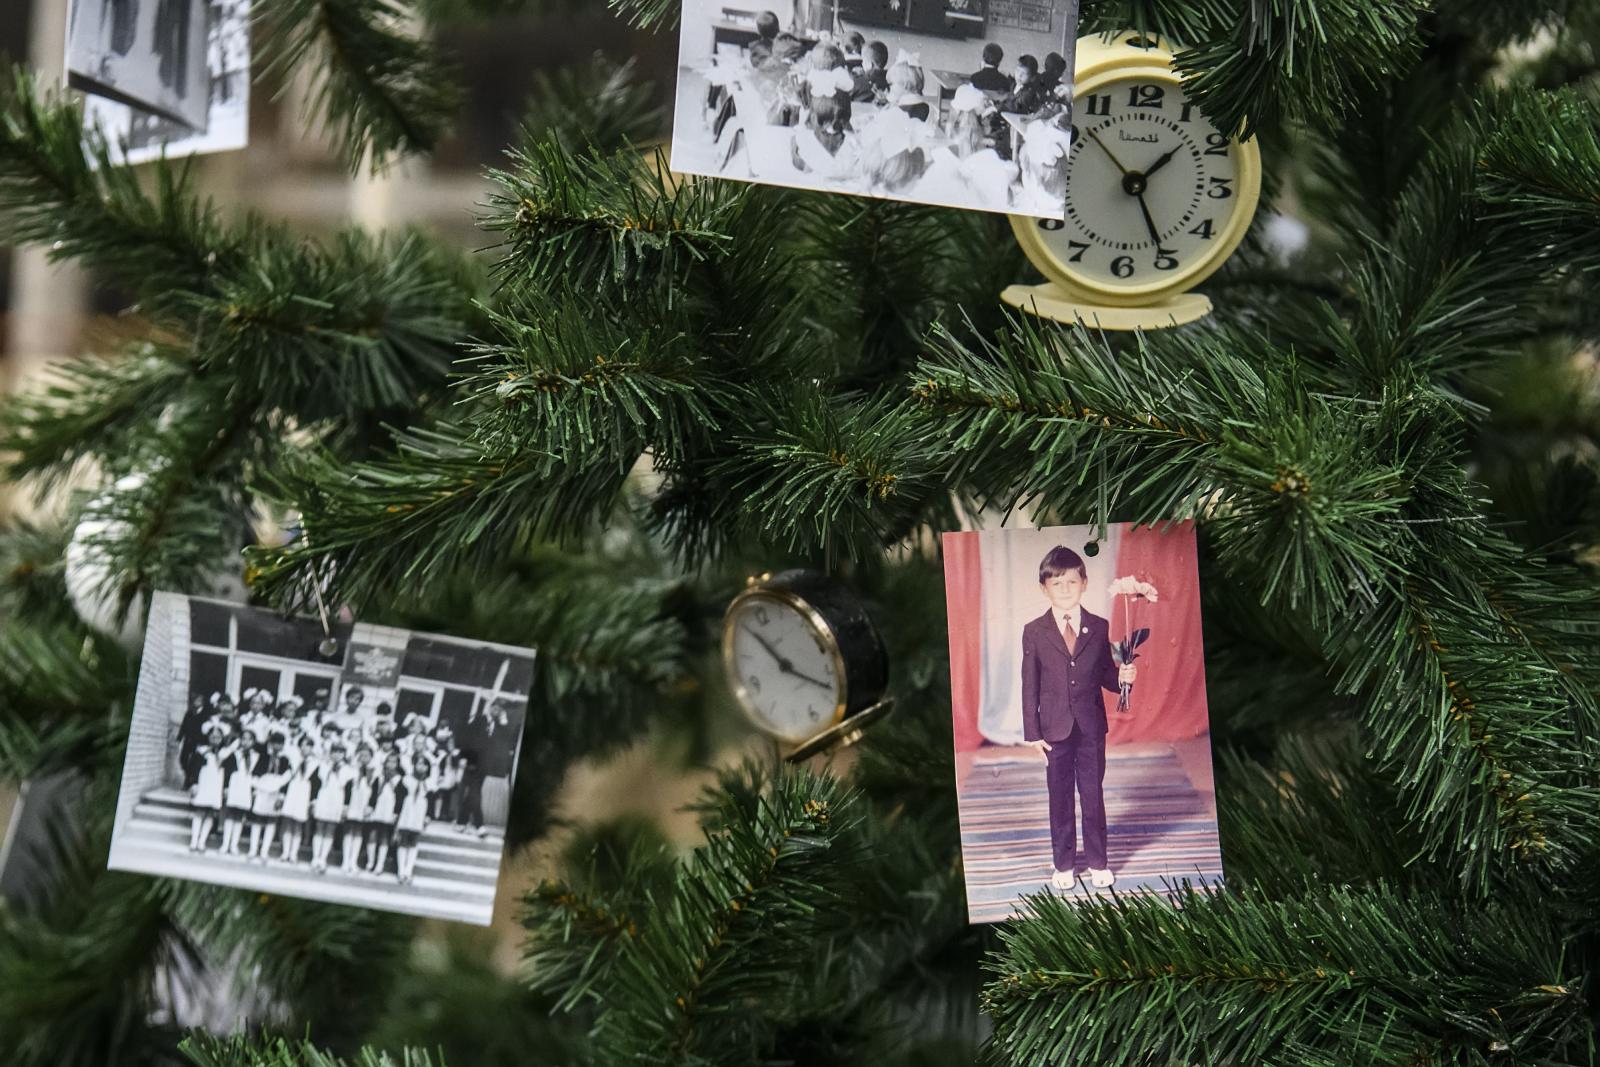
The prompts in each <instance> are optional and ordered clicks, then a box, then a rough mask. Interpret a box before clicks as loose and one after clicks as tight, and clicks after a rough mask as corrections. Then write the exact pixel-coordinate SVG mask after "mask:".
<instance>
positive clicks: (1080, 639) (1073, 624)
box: [1022, 545, 1135, 890]
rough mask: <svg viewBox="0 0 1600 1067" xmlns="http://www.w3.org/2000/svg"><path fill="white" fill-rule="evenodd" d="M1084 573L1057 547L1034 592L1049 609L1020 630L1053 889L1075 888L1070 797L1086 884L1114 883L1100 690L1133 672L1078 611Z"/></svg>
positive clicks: (1102, 626)
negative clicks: (1041, 765) (1045, 797)
mask: <svg viewBox="0 0 1600 1067" xmlns="http://www.w3.org/2000/svg"><path fill="white" fill-rule="evenodd" d="M1088 581H1089V572H1088V569H1087V568H1085V567H1084V565H1083V559H1082V557H1080V556H1079V555H1078V554H1077V553H1076V552H1074V551H1072V549H1070V548H1065V547H1063V546H1061V545H1057V546H1056V547H1055V548H1052V549H1051V550H1050V551H1049V552H1048V553H1046V555H1045V557H1044V559H1043V560H1041V561H1040V563H1039V591H1040V592H1041V593H1043V594H1044V597H1045V599H1046V600H1048V601H1049V602H1050V609H1049V610H1048V611H1046V612H1045V613H1044V614H1043V615H1041V616H1039V617H1038V618H1037V619H1034V620H1033V621H1032V622H1030V623H1028V624H1027V625H1026V626H1024V627H1023V628H1022V735H1023V737H1024V738H1025V739H1026V740H1027V741H1028V743H1029V744H1031V745H1033V746H1034V747H1035V748H1037V749H1039V750H1040V751H1041V752H1043V753H1044V755H1045V784H1046V786H1047V787H1048V788H1049V790H1050V848H1051V852H1052V854H1053V858H1054V860H1055V876H1054V878H1053V879H1052V880H1051V884H1053V885H1054V886H1055V887H1056V888H1057V889H1061V890H1068V889H1071V888H1072V887H1073V885H1074V877H1075V868H1076V859H1077V852H1078V841H1077V822H1078V820H1077V813H1076V811H1075V810H1074V806H1075V805H1074V802H1073V801H1074V797H1073V794H1074V793H1075V792H1076V794H1077V795H1078V796H1080V797H1082V798H1083V851H1084V858H1085V860H1086V861H1087V865H1088V875H1089V881H1090V882H1091V883H1092V884H1093V885H1094V886H1095V888H1097V889H1104V888H1106V887H1108V886H1110V885H1111V884H1112V883H1113V882H1115V881H1116V876H1115V875H1114V874H1112V873H1111V870H1110V868H1109V867H1108V866H1107V865H1106V803H1105V795H1104V793H1103V792H1102V787H1103V786H1104V784H1105V776H1106V706H1105V701H1104V699H1103V698H1102V697H1101V695H1100V694H1101V692H1102V691H1104V692H1110V693H1115V692H1116V691H1117V683H1118V682H1119V681H1123V682H1132V681H1133V680H1134V675H1135V668H1134V667H1133V666H1132V665H1131V664H1130V665H1128V666H1126V667H1122V668H1120V669H1119V668H1118V667H1117V664H1116V662H1115V661H1114V660H1113V659H1112V658H1111V640H1110V627H1109V626H1108V625H1107V623H1106V620H1105V619H1102V618H1100V617H1099V616H1098V615H1093V614H1091V613H1089V612H1087V611H1084V610H1083V607H1082V601H1083V593H1084V588H1085V587H1086V586H1087V585H1088Z"/></svg>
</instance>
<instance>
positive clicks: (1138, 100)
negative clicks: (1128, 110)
mask: <svg viewBox="0 0 1600 1067" xmlns="http://www.w3.org/2000/svg"><path fill="white" fill-rule="evenodd" d="M1166 96H1167V91H1166V90H1165V89H1163V88H1161V86H1159V85H1134V86H1130V87H1129V88H1128V106H1129V107H1160V106H1161V101H1162V100H1164V99H1166Z"/></svg>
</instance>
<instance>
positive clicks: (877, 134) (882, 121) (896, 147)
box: [862, 109, 929, 157]
mask: <svg viewBox="0 0 1600 1067" xmlns="http://www.w3.org/2000/svg"><path fill="white" fill-rule="evenodd" d="M928 134H929V130H928V127H927V124H926V123H923V122H918V121H917V120H916V119H914V118H912V117H910V116H909V115H907V114H906V113H905V112H903V111H898V110H894V109H891V110H889V111H886V112H884V113H883V114H882V115H880V116H878V118H877V120H876V121H874V122H873V123H872V125H870V126H868V127H867V128H866V131H865V132H864V133H863V134H862V142H863V144H864V145H866V146H868V147H871V148H876V149H877V150H878V151H879V152H881V153H882V154H883V155H884V156H885V157H888V156H893V155H898V154H899V153H901V152H909V151H910V150H911V149H913V148H916V147H918V145H919V144H921V143H922V142H923V141H926V140H927V139H928Z"/></svg>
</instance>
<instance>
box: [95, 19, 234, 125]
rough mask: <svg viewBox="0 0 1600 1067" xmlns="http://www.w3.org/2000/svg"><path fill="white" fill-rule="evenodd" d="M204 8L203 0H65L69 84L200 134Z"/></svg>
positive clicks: (204, 94)
mask: <svg viewBox="0 0 1600 1067" xmlns="http://www.w3.org/2000/svg"><path fill="white" fill-rule="evenodd" d="M209 8H210V4H209V2H208V0H72V3H71V7H70V10H69V11H68V15H67V19H68V23H67V79H68V82H69V84H71V85H72V86H73V87H74V88H78V89H82V90H83V91H84V92H87V93H93V94H96V95H99V96H105V97H109V98H110V99H112V100H116V101H118V102H120V103H124V104H129V105H132V106H134V107H138V108H143V109H144V110H146V111H153V112H155V113H157V114H159V115H164V116H166V117H167V118H169V119H171V120H173V121H174V122H181V123H183V124H184V125H186V126H188V127H190V128H191V129H195V130H203V129H205V125H206V109H207V105H208V97H209V79H208V78H207V75H206V22H207V19H208V18H209Z"/></svg>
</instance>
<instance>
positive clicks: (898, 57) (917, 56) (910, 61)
mask: <svg viewBox="0 0 1600 1067" xmlns="http://www.w3.org/2000/svg"><path fill="white" fill-rule="evenodd" d="M901 63H904V64H905V65H906V66H908V67H920V66H922V53H920V52H907V51H906V50H905V49H904V48H902V49H900V51H898V52H896V53H895V57H894V62H893V63H891V64H890V66H899V65H900V64H901Z"/></svg>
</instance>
